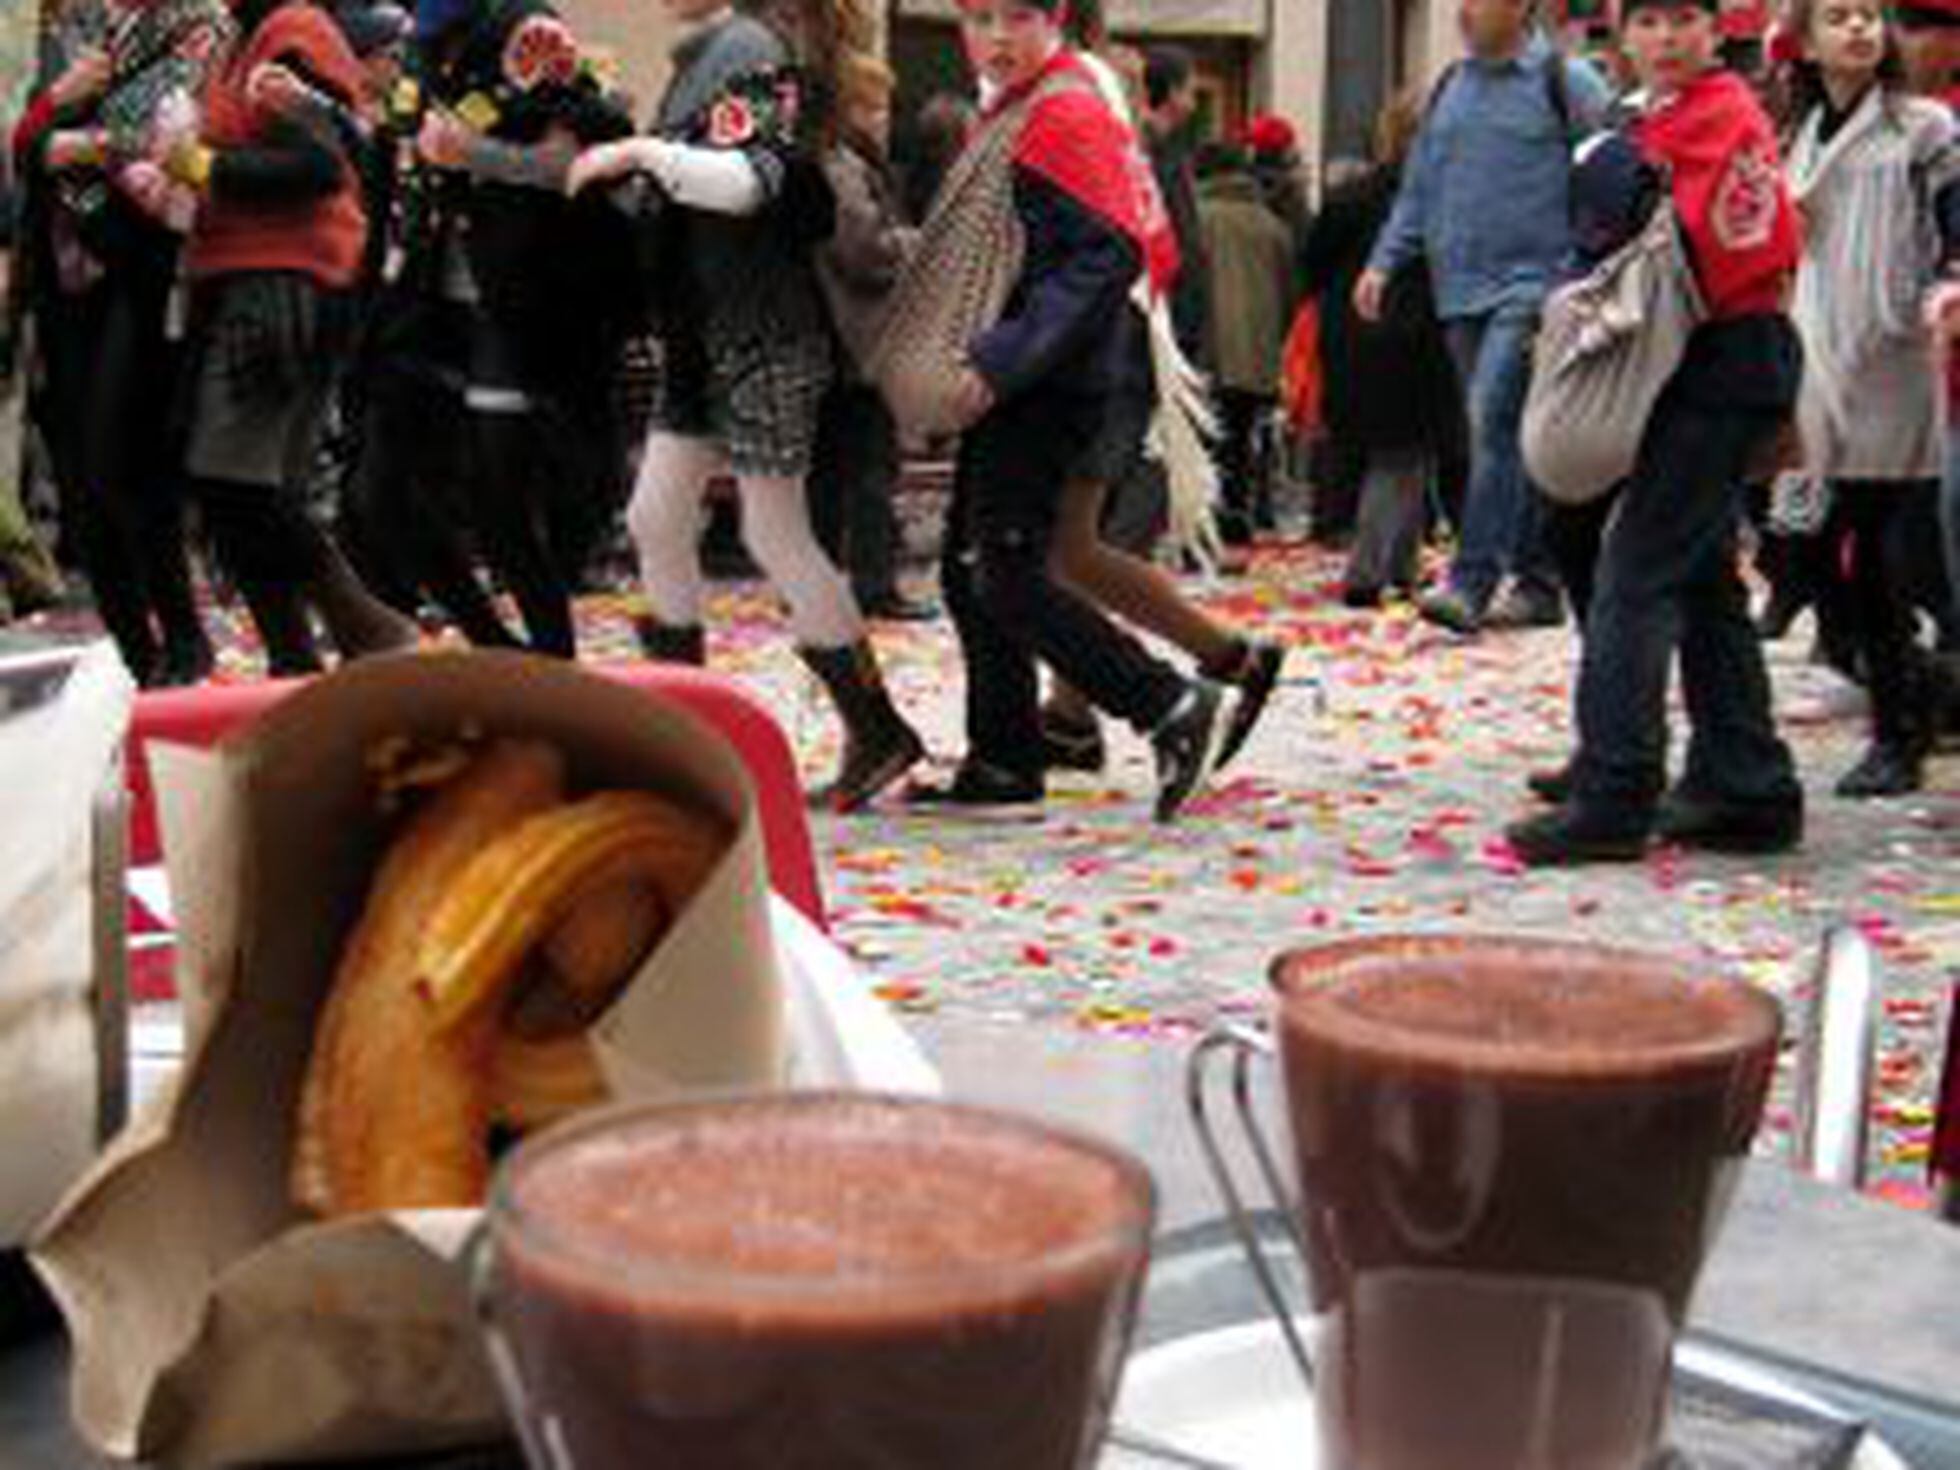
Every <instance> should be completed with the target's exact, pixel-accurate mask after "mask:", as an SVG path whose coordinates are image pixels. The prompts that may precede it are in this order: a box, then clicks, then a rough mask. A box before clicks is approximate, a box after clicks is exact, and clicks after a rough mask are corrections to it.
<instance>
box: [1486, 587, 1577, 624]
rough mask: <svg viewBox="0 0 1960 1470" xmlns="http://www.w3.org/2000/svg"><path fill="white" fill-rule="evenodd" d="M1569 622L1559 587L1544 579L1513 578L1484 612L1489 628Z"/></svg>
mask: <svg viewBox="0 0 1960 1470" xmlns="http://www.w3.org/2000/svg"><path fill="white" fill-rule="evenodd" d="M1564 622H1565V603H1564V601H1563V600H1562V599H1561V598H1560V597H1559V594H1558V590H1557V589H1556V588H1553V587H1547V586H1545V585H1544V584H1543V583H1542V582H1513V583H1511V584H1510V585H1509V586H1508V587H1506V588H1505V589H1504V590H1503V591H1502V592H1500V593H1498V594H1497V598H1496V600H1495V601H1493V602H1492V603H1491V605H1490V608H1489V610H1488V611H1487V612H1486V613H1485V614H1484V626H1485V627H1486V628H1499V629H1516V628H1557V627H1560V626H1562V625H1563V624H1564Z"/></svg>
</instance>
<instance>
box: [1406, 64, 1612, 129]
mask: <svg viewBox="0 0 1960 1470" xmlns="http://www.w3.org/2000/svg"><path fill="white" fill-rule="evenodd" d="M1565 64H1566V56H1565V52H1563V51H1562V50H1560V49H1559V48H1558V47H1557V46H1554V47H1552V49H1551V52H1550V54H1548V55H1547V56H1546V57H1545V100H1546V102H1547V103H1549V104H1550V106H1551V109H1552V116H1553V117H1555V118H1557V119H1558V126H1559V131H1560V132H1561V133H1563V134H1564V135H1565V141H1566V142H1567V143H1576V142H1578V141H1579V140H1578V137H1577V136H1576V134H1575V132H1574V130H1573V117H1572V88H1571V84H1570V82H1569V81H1568V80H1567V78H1566V74H1565ZM1462 69H1463V63H1462V62H1461V61H1452V62H1451V63H1450V64H1449V65H1448V66H1446V67H1444V68H1443V74H1442V75H1441V76H1439V77H1437V78H1436V82H1435V85H1433V86H1432V87H1430V89H1429V100H1428V101H1426V102H1425V103H1423V105H1422V119H1423V121H1424V122H1427V121H1429V118H1430V115H1431V114H1432V113H1434V112H1435V111H1436V109H1437V107H1439V106H1440V105H1441V104H1442V101H1443V94H1444V93H1445V92H1447V91H1449V89H1450V83H1451V82H1453V81H1455V80H1456V74H1457V73H1458V72H1459V71H1461V70H1462Z"/></svg>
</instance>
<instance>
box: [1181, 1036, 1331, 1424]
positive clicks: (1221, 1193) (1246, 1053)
mask: <svg viewBox="0 0 1960 1470" xmlns="http://www.w3.org/2000/svg"><path fill="white" fill-rule="evenodd" d="M1274 1054H1275V1049H1274V1046H1273V1038H1272V1034H1271V1033H1270V1032H1269V1031H1267V1030H1266V1029H1265V1028H1263V1027H1258V1028H1255V1027H1250V1026H1242V1025H1235V1024H1232V1023H1230V1022H1227V1023H1225V1024H1222V1025H1218V1026H1214V1027H1212V1029H1211V1030H1209V1031H1207V1032H1206V1033H1205V1034H1204V1035H1203V1036H1202V1037H1201V1038H1199V1040H1198V1044H1197V1045H1196V1046H1195V1047H1193V1048H1192V1051H1191V1055H1190V1058H1189V1059H1188V1060H1187V1061H1186V1062H1185V1067H1184V1104H1185V1107H1186V1109H1187V1110H1188V1111H1189V1112H1190V1114H1191V1123H1192V1126H1193V1127H1194V1128H1195V1129H1196V1130H1197V1135H1198V1145H1199V1147H1200V1148H1201V1149H1202V1150H1203V1152H1204V1156H1205V1167H1206V1169H1207V1170H1209V1171H1210V1174H1211V1179H1212V1183H1213V1184H1214V1185H1215V1186H1216V1187H1217V1189H1218V1197H1219V1200H1220V1201H1221V1202H1222V1203H1223V1204H1224V1206H1225V1217H1226V1220H1227V1222H1228V1223H1229V1224H1230V1225H1231V1227H1232V1233H1233V1234H1234V1235H1236V1236H1237V1237H1238V1241H1239V1248H1240V1249H1241V1250H1243V1251H1244V1252H1245V1258H1246V1261H1247V1263H1248V1264H1249V1265H1250V1266H1251V1267H1252V1275H1253V1279H1254V1280H1255V1281H1257V1282H1258V1284H1259V1291H1260V1294H1261V1295H1262V1296H1264V1297H1265V1299H1266V1307H1267V1309H1268V1310H1269V1311H1271V1313H1272V1314H1273V1319H1274V1320H1275V1321H1276V1322H1278V1323H1279V1330H1280V1334H1281V1336H1282V1337H1283V1338H1284V1339H1285V1341H1286V1350H1287V1352H1288V1353H1289V1354H1291V1355H1292V1358H1293V1364H1294V1366H1295V1367H1296V1368H1298V1369H1299V1370H1300V1377H1301V1379H1302V1380H1303V1381H1304V1382H1305V1383H1306V1385H1307V1390H1308V1392H1309V1393H1311V1392H1312V1391H1313V1386H1314V1370H1313V1358H1312V1356H1311V1355H1310V1354H1309V1353H1308V1351H1307V1344H1306V1340H1305V1339H1304V1338H1303V1337H1301V1335H1300V1326H1299V1323H1298V1322H1296V1321H1295V1320H1294V1316H1293V1308H1292V1307H1291V1306H1290V1305H1289V1304H1288V1303H1287V1300H1286V1296H1285V1294H1284V1293H1283V1292H1282V1291H1281V1290H1280V1286H1279V1276H1278V1274H1277V1273H1276V1272H1275V1271H1274V1269H1273V1263H1272V1261H1271V1260H1270V1259H1269V1258H1268V1256H1267V1255H1266V1247H1265V1244H1264V1242H1262V1241H1261V1240H1260V1239H1259V1232H1258V1231H1257V1230H1256V1229H1254V1228H1253V1224H1252V1215H1251V1212H1250V1211H1249V1210H1248V1209H1247V1207H1246V1202H1245V1195H1244V1193H1243V1191H1241V1189H1240V1188H1239V1183H1238V1180H1237V1179H1236V1178H1235V1177H1234V1175H1233V1171H1232V1166H1231V1163H1230V1162H1229V1161H1228V1160H1227V1159H1226V1157H1225V1148H1224V1144H1223V1142H1222V1141H1221V1139H1220V1138H1219V1135H1218V1132H1217V1129H1216V1128H1215V1127H1214V1125H1213V1123H1212V1117H1211V1101H1212V1092H1213V1087H1212V1074H1213V1071H1214V1070H1215V1066H1216V1064H1217V1063H1219V1062H1221V1061H1223V1060H1225V1058H1226V1057H1227V1056H1228V1055H1229V1057H1230V1060H1231V1069H1232V1070H1231V1079H1230V1081H1231V1093H1232V1105H1233V1107H1234V1108H1235V1109H1236V1111H1237V1113H1238V1120H1239V1129H1240V1132H1241V1134H1242V1135H1243V1137H1244V1139H1245V1141H1246V1144H1247V1146H1248V1147H1249V1148H1250V1150H1251V1152H1252V1161H1253V1164H1254V1166H1255V1169H1256V1172H1257V1173H1258V1175H1259V1177H1260V1184H1261V1187H1263V1188H1264V1190H1265V1191H1266V1194H1267V1197H1268V1198H1269V1199H1270V1200H1271V1201H1272V1203H1273V1206H1274V1208H1275V1209H1276V1210H1277V1211H1278V1213H1279V1215H1280V1217H1281V1218H1282V1219H1283V1220H1284V1221H1285V1222H1286V1230H1287V1234H1288V1236H1290V1237H1291V1239H1292V1242H1293V1248H1294V1250H1296V1251H1297V1252H1298V1253H1299V1256H1300V1259H1301V1261H1302V1262H1305V1260H1306V1259H1307V1243H1306V1238H1305V1236H1304V1235H1303V1234H1302V1233H1301V1228H1300V1216H1299V1212H1298V1211H1297V1210H1296V1209H1295V1208H1294V1204H1293V1201H1292V1200H1291V1199H1290V1198H1289V1197H1288V1194H1287V1188H1286V1181H1285V1178H1284V1176H1283V1175H1282V1174H1281V1172H1280V1167H1279V1159H1278V1156H1277V1155H1276V1154H1275V1153H1274V1152H1273V1147H1272V1143H1271V1141H1270V1140H1269V1139H1268V1138H1267V1136H1266V1130H1265V1128H1264V1127H1263V1125H1261V1123H1260V1121H1259V1117H1258V1114H1257V1113H1256V1112H1254V1110H1253V1106H1252V1063H1253V1060H1254V1059H1255V1058H1263V1059H1265V1060H1267V1061H1270V1060H1272V1058H1273V1056H1274Z"/></svg>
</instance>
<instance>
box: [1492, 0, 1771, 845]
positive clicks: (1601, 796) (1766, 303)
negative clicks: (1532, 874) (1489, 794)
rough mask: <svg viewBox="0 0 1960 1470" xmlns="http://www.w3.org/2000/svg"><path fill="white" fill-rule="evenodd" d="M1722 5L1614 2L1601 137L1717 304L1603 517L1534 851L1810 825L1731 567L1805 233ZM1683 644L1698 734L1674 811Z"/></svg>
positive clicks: (1736, 836) (1763, 841)
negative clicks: (1673, 711) (1562, 767)
mask: <svg viewBox="0 0 1960 1470" xmlns="http://www.w3.org/2000/svg"><path fill="white" fill-rule="evenodd" d="M1716 17H1717V6H1716V4H1715V0H1628V3H1627V5H1626V7H1625V10H1624V12H1623V14H1622V17H1621V40H1622V44H1623V46H1624V47H1625V49H1626V50H1627V52H1628V54H1629V56H1630V57H1631V58H1632V61H1633V64H1634V67H1635V69H1636V71H1637V72H1638V74H1639V80H1640V83H1641V85H1642V87H1643V88H1644V89H1645V90H1644V106H1643V107H1642V109H1641V110H1640V111H1639V113H1638V114H1637V115H1636V116H1635V117H1634V118H1633V119H1632V120H1631V122H1630V123H1629V124H1628V126H1627V127H1626V129H1625V130H1624V131H1623V132H1621V133H1619V134H1618V135H1617V136H1616V137H1614V138H1612V139H1609V140H1607V141H1606V142H1605V143H1602V144H1601V145H1599V147H1600V148H1609V147H1611V148H1617V149H1619V150H1621V151H1623V152H1628V153H1631V154H1634V155H1637V160H1636V161H1637V163H1638V164H1641V165H1644V166H1645V167H1647V168H1649V169H1652V170H1654V171H1656V172H1657V173H1658V174H1660V175H1662V176H1664V178H1665V181H1666V184H1665V187H1666V189H1667V191H1668V195H1669V197H1670V198H1671V201H1672V206H1673V209H1674V211H1675V214H1676V216H1677V218H1678V220H1679V222H1680V227H1681V229H1682V231H1683V233H1684V235H1685V238H1686V240H1687V243H1688V246H1689V254H1690V256H1691V257H1692V260H1693V263H1694V270H1695V276H1696V281H1697V284H1698V285H1699V287H1700V294H1701V297H1702V301H1703V303H1704V305H1705V307H1706V317H1705V319H1704V320H1703V322H1702V324H1701V325H1700V326H1699V327H1698V328H1696V330H1695V331H1694V332H1693V334H1692V335H1691V336H1690V338H1689V340H1688V342H1687V344H1686V349H1685V351H1684V353H1683V356H1682V361H1681V365H1680V367H1679V369H1678V370H1677V371H1676V372H1675V374H1674V376H1673V377H1672V378H1671V379H1670V380H1669V382H1668V384H1667V386H1666V388H1665V389H1664V390H1663V392H1662V394H1661V396H1660V398H1659V400H1658V401H1657V402H1656V404H1655V406H1654V409H1653V412H1652V416H1651V418H1650V419H1649V421H1648V424H1647V427H1646V432H1645V435H1644V437H1643V439H1642V440H1641V444H1640V450H1639V455H1638V458H1637V460H1636V462H1635V465H1634V472H1633V475H1632V476H1631V478H1630V479H1629V481H1628V483H1627V485H1626V487H1625V488H1624V490H1623V491H1622V492H1621V494H1620V497H1619V501H1618V504H1617V505H1616V506H1615V507H1614V510H1613V514H1612V518H1611V520H1610V521H1609V522H1608V524H1607V527H1606V532H1605V536H1604V540H1603V542H1602V545H1601V548H1600V557H1599V565H1598V572H1597V582H1596V585H1595V587H1594V590H1593V593H1592V596H1591V599H1590V602H1589V607H1588V612H1587V618H1586V636H1585V642H1584V645H1583V649H1582V653H1581V660H1580V666H1579V678H1578V687H1577V690H1576V692H1575V700H1574V702H1575V705H1576V710H1577V721H1576V723H1577V727H1578V736H1579V748H1578V752H1577V754H1576V755H1575V757H1574V759H1573V763H1572V766H1571V771H1570V788H1569V790H1568V791H1566V792H1564V793H1562V794H1563V796H1564V800H1563V801H1562V802H1561V803H1560V804H1559V805H1558V806H1556V807H1555V808H1554V809H1552V810H1550V811H1548V812H1545V813H1543V814H1542V815H1540V816H1537V817H1533V818H1531V819H1528V820H1526V821H1522V822H1519V823H1517V824H1515V825H1513V826H1512V827H1511V829H1510V832H1509V836H1510V839H1511V842H1512V845H1513V846H1514V847H1515V849H1516V850H1517V853H1518V856H1519V857H1520V858H1522V859H1523V860H1524V861H1525V862H1527V863H1530V864H1534V865H1551V864H1560V863H1582V862H1603V861H1631V860H1635V859H1637V858H1639V857H1640V856H1641V855H1642V854H1643V853H1644V852H1645V850H1646V847H1647V844H1648V841H1649V839H1650V838H1651V837H1652V836H1653V835H1655V833H1656V830H1658V831H1659V832H1660V833H1661V834H1662V835H1664V836H1666V837H1668V838H1670V839H1672V840H1674V841H1676V842H1680V843H1683V844H1687V845H1691V846H1699V847H1707V848H1713V849H1718V850H1727V851H1753V852H1769V851H1780V850H1782V849H1784V848H1788V847H1792V846H1795V845H1796V843H1797V842H1798V841H1800V840H1801V837H1802V832H1803V791H1802V788H1801V787H1800V786H1799V785H1798V783H1797V779H1796V774H1795V771H1794V769H1793V767H1792V764H1791V760H1790V752H1789V749H1788V747H1786V746H1785V745H1784V743H1783V742H1782V740H1781V739H1779V738H1778V736H1777V733H1776V729H1775V725H1774V723H1773V721H1772V718H1771V714H1770V692H1769V679H1768V674H1767V672H1766V670H1765V668H1764V665H1763V656H1762V650H1761V647H1760V645H1759V644H1758V642H1757V639H1756V633H1755V629H1754V626H1753V625H1752V624H1751V622H1750V619H1749V610H1748V598H1747V594H1746V592H1745V591H1744V588H1743V584H1742V581H1741V578H1740V576H1739V575H1738V574H1737V570H1736V532H1737V527H1738V526H1739V525H1740V524H1741V520H1742V507H1741V484H1742V480H1743V476H1744V474H1745V473H1746V471H1747V468H1748V466H1749V463H1750V461H1751V459H1752V457H1753V456H1755V455H1756V454H1757V453H1758V452H1759V451H1761V450H1762V449H1763V447H1764V446H1765V445H1767V444H1768V443H1769V441H1770V440H1771V439H1772V438H1773V436H1774V435H1775V434H1776V433H1777V431H1778V429H1779V428H1780V426H1781V425H1782V423H1783V421H1784V420H1785V419H1786V418H1787V416H1788V414H1789V411H1790V409H1791V407H1792V406H1793V405H1794V403H1795V400H1796V394H1797V386H1798V381H1799V378H1800V376H1801V373H1802V350H1801V347H1800V344H1799V343H1798V340H1797V336H1796V332H1795V330H1794V328H1793V327H1792V326H1791V324H1790V320H1789V318H1788V316H1787V315H1785V312H1784V308H1783V302H1784V299H1785V296H1786V293H1787V292H1788V290H1789V286H1790V280H1791V277H1792V275H1793V273H1794V272H1795V270H1796V266H1797V260H1798V254H1799V248H1800V245H1799V231H1798V223H1797V216H1796V210H1795V208H1794V207H1793V205H1792V204H1791V201H1790V196H1789V193H1788V191H1787V189H1786V188H1785V187H1784V183H1783V178H1782V173H1781V169H1780V166H1779V161H1778V158H1777V149H1776V138H1775V133H1774V130H1773V128H1772V127H1771V124H1770V121H1769V118H1768V117H1767V115H1766V114H1765V113H1764V112H1763V109H1762V106H1761V104H1760V103H1758V101H1757V100H1756V98H1755V96H1754V94H1753V93H1752V92H1751V91H1750V90H1749V87H1748V85H1747V84H1746V83H1745V82H1743V80H1742V79H1741V78H1740V77H1737V76H1735V75H1733V74H1732V73H1730V72H1728V71H1725V70H1723V69H1722V68H1721V67H1720V65H1719V63H1718V60H1717V56H1718V46H1719V42H1720V32H1719V28H1718V24H1717V18H1716ZM1597 151H1598V150H1597V149H1596V150H1595V152H1597ZM1677 653H1678V654H1679V656H1680V661H1681V682H1682V691H1683V696H1684V699H1685V702H1686V706H1687V710H1688V715H1689V720H1690V722H1691V725H1692V727H1693V730H1692V735H1691V737H1690V739H1689V743H1688V752H1687V764H1686V769H1685V770H1684V771H1683V773H1682V775H1681V779H1680V781H1679V783H1678V784H1677V785H1676V787H1675V788H1674V790H1673V792H1672V793H1671V794H1670V795H1669V796H1668V798H1667V801H1666V803H1665V806H1664V807H1663V803H1662V793H1663V789H1664V787H1665V785H1666V778H1667V768H1666V761H1667V683H1668V676H1669V672H1670V669H1671V667H1672V665H1673V662H1674V659H1675V656H1676V654H1677Z"/></svg>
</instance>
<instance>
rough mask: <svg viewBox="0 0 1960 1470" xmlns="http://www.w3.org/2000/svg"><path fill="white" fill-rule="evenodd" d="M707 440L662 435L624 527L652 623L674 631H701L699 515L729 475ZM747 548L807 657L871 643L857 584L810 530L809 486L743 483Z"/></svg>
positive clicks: (782, 478)
mask: <svg viewBox="0 0 1960 1470" xmlns="http://www.w3.org/2000/svg"><path fill="white" fill-rule="evenodd" d="M722 465H723V459H722V454H721V451H720V450H719V449H717V448H716V447H715V446H714V445H713V444H712V443H710V442H709V441H707V440H705V439H686V438H682V437H680V436H679V435H677V434H669V433H665V432H663V431H660V430H655V431H654V433H653V434H652V435H651V436H649V437H648V439H647V445H646V452H645V453H644V454H643V455H642V456H641V459H640V474H639V480H638V482H637V483H636V484H635V485H634V487H633V500H632V503H631V504H630V505H628V506H627V508H626V527H627V529H628V530H629V531H630V532H631V533H632V536H633V544H634V546H635V547H636V548H637V549H638V551H639V554H640V579H641V581H642V582H643V583H644V585H645V587H646V595H647V604H648V606H649V608H650V609H651V610H652V612H653V616H654V617H655V619H657V620H658V621H659V622H662V623H665V624H667V625H668V626H669V627H677V628H678V627H692V626H694V625H696V624H698V623H699V622H700V621H701V558H700V553H699V550H698V547H699V543H700V537H701V507H702V502H703V500H704V498H705V497H706V494H707V489H708V481H709V480H710V479H711V478H712V477H713V476H714V474H715V472H716V471H717V470H719V469H721V468H722ZM735 486H736V489H737V490H738V491H740V493H741V497H742V543H743V544H744V545H745V546H747V547H748V549H749V555H750V556H752V557H754V558H755V561H756V565H757V566H759V567H761V568H762V571H763V574H764V575H765V576H767V577H768V578H769V581H770V583H771V584H772V585H773V586H774V587H775V589H776V591H777V592H779V593H780V594H781V595H782V597H783V600H784V601H785V602H787V603H788V604H789V619H790V627H791V629H792V630H793V631H794V633H795V635H796V641H797V642H798V643H799V644H801V645H802V646H804V647H806V648H842V647H845V646H847V645H849V644H852V643H856V642H857V641H858V640H859V639H860V638H861V637H863V635H864V619H863V616H862V615H861V614H860V613H859V612H858V606H857V601H856V599H855V598H853V597H852V595H851V587H850V583H849V582H847V581H846V580H845V579H844V577H843V575H842V574H841V573H839V572H838V570H837V568H836V566H835V565H833V564H832V562H831V560H830V558H829V557H827V556H826V555H824V550H823V548H822V547H821V546H819V545H818V544H817V538H816V536H815V534H814V533H813V532H812V531H811V530H810V511H809V506H808V504H807V503H806V501H805V499H804V486H803V481H802V480H801V479H800V478H798V477H796V476H794V475H738V476H737V477H736V480H735Z"/></svg>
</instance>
